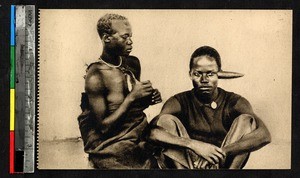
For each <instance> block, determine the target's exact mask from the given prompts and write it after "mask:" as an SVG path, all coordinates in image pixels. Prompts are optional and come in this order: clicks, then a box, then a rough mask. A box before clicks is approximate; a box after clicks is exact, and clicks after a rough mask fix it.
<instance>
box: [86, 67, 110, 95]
mask: <svg viewBox="0 0 300 178" xmlns="http://www.w3.org/2000/svg"><path fill="white" fill-rule="evenodd" d="M108 69H109V68H108V67H107V66H105V65H103V64H101V63H93V64H91V65H90V66H89V67H88V69H87V74H86V77H85V90H86V92H87V93H91V94H92V93H98V92H99V91H102V90H103V89H104V83H103V71H104V70H108Z"/></svg>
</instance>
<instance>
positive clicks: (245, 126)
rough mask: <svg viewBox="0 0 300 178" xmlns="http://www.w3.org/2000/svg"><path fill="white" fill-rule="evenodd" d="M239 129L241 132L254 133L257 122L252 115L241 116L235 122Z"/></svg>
mask: <svg viewBox="0 0 300 178" xmlns="http://www.w3.org/2000/svg"><path fill="white" fill-rule="evenodd" d="M234 122H235V124H237V127H238V128H239V129H241V130H249V131H253V130H255V129H256V121H255V119H254V117H253V116H252V115H250V114H241V115H240V116H238V117H237V118H235V120H234Z"/></svg>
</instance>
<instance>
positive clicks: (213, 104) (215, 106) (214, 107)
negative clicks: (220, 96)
mask: <svg viewBox="0 0 300 178" xmlns="http://www.w3.org/2000/svg"><path fill="white" fill-rule="evenodd" d="M217 106H218V105H217V103H216V102H214V101H213V102H212V103H211V104H210V107H211V108H213V109H216V108H217Z"/></svg>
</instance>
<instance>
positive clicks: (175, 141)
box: [149, 97, 224, 164]
mask: <svg viewBox="0 0 300 178" xmlns="http://www.w3.org/2000/svg"><path fill="white" fill-rule="evenodd" d="M180 111H181V106H180V104H179V102H178V101H177V100H176V99H175V98H173V97H172V98H170V99H169V100H168V101H167V102H166V103H165V104H164V106H163V108H162V111H161V113H160V114H159V115H158V116H157V117H155V118H154V119H153V120H152V122H151V124H152V125H153V128H152V129H151V131H150V136H149V139H150V140H152V141H154V142H156V143H158V144H161V145H172V146H177V147H181V148H188V149H191V150H193V151H194V152H195V153H197V154H198V155H200V156H202V157H203V158H205V159H206V160H207V161H209V162H210V163H211V164H216V163H218V162H219V161H220V160H222V159H223V158H224V153H223V152H222V149H220V148H218V147H216V146H214V145H212V144H208V143H205V142H202V141H198V140H194V139H190V138H183V137H179V136H176V135H173V134H171V133H169V132H168V131H167V130H166V129H164V128H163V127H161V126H160V125H159V123H158V119H163V116H166V115H167V114H171V115H174V114H176V113H179V112H180ZM170 124H174V123H170Z"/></svg>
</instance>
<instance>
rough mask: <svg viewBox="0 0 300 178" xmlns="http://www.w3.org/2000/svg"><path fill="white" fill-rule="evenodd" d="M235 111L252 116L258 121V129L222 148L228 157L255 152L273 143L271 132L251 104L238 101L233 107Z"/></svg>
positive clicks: (243, 100) (245, 101) (242, 100)
mask: <svg viewBox="0 0 300 178" xmlns="http://www.w3.org/2000/svg"><path fill="white" fill-rule="evenodd" d="M233 110H234V111H235V112H236V113H239V114H250V115H251V116H253V118H254V119H255V121H256V129H255V130H254V131H252V132H250V133H249V134H246V135H244V136H243V137H242V138H241V139H240V140H239V141H237V142H235V143H232V144H229V145H227V146H225V147H224V148H222V149H223V150H224V152H225V153H226V155H237V154H242V153H247V152H251V151H255V150H258V149H260V148H261V147H263V146H265V145H266V144H268V143H270V142H271V135H270V132H269V131H268V129H267V127H266V126H265V124H264V122H263V121H262V120H261V119H260V118H259V117H257V116H256V115H255V114H254V112H253V110H252V107H251V105H250V103H249V102H248V101H247V100H246V99H245V98H241V99H240V100H238V102H237V103H236V104H235V105H234V106H233Z"/></svg>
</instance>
